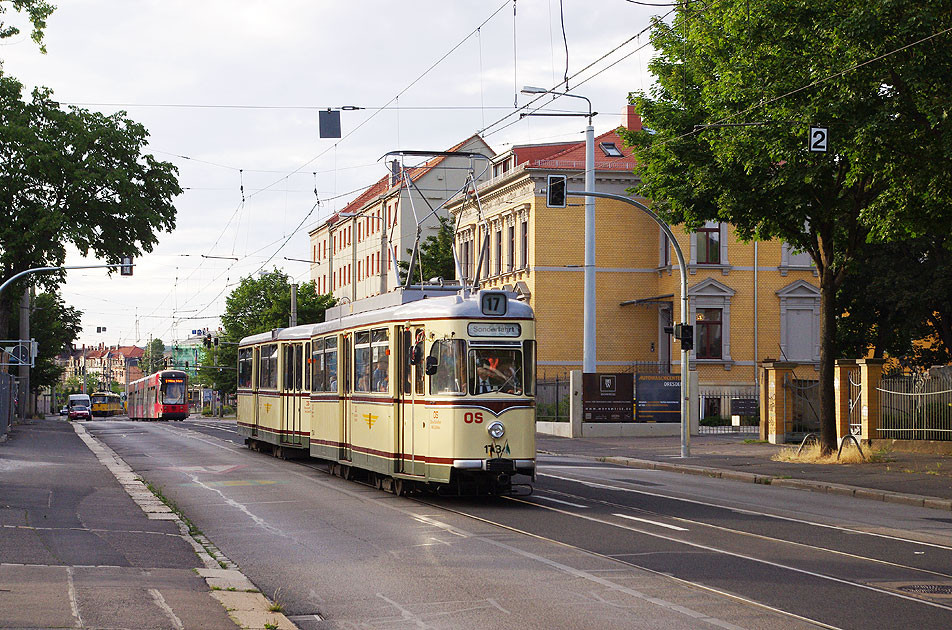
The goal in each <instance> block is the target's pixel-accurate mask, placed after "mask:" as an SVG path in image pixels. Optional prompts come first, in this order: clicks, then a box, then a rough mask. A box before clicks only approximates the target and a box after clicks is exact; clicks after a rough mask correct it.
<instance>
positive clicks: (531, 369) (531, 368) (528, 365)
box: [522, 339, 536, 396]
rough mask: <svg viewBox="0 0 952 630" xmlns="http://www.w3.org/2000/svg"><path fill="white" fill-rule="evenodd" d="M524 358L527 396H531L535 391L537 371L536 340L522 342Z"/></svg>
mask: <svg viewBox="0 0 952 630" xmlns="http://www.w3.org/2000/svg"><path fill="white" fill-rule="evenodd" d="M522 349H523V356H524V359H525V360H524V361H523V365H524V370H525V378H524V379H523V380H525V383H526V395H527V396H531V395H532V394H533V392H534V391H535V380H536V376H535V371H536V369H535V368H536V342H535V340H534V339H527V340H526V341H523V342H522Z"/></svg>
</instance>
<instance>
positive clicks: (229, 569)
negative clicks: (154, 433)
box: [71, 423, 297, 630]
mask: <svg viewBox="0 0 952 630" xmlns="http://www.w3.org/2000/svg"><path fill="white" fill-rule="evenodd" d="M71 424H72V426H73V430H74V431H76V433H77V434H78V435H79V438H80V439H81V440H82V441H83V442H85V443H86V446H88V447H89V450H91V451H92V452H93V454H94V455H95V456H96V457H97V458H98V459H99V461H100V462H101V463H102V464H103V466H105V467H106V468H107V469H109V472H111V473H112V474H113V475H114V476H115V477H116V479H117V480H118V481H119V483H120V484H121V485H122V488H123V489H124V490H125V491H126V493H128V494H129V496H130V497H132V500H133V501H135V502H136V504H137V505H138V506H139V507H140V508H141V509H142V511H143V512H145V513H146V516H148V517H149V518H150V519H152V520H163V521H174V522H175V524H176V525H178V528H179V532H180V533H181V535H182V538H183V539H184V540H185V541H186V542H187V543H189V544H190V545H191V546H192V549H193V550H194V551H195V555H197V556H198V557H199V559H201V561H202V564H203V565H204V567H201V568H196V569H195V572H196V573H198V575H200V576H201V577H202V578H203V579H204V580H205V583H206V584H207V585H208V588H209V595H210V596H211V597H212V599H214V600H216V601H217V602H218V603H219V604H221V605H222V607H224V609H225V610H226V611H227V612H228V616H229V617H230V618H231V620H232V621H233V622H235V625H237V626H238V627H239V628H242V629H243V630H252V629H254V630H257V629H259V628H266V627H273V628H278V629H279V630H297V626H296V625H294V624H293V623H292V622H291V620H290V619H288V618H287V617H286V616H285V615H284V614H283V613H280V612H274V611H272V610H270V608H271V607H272V606H273V605H274V602H271V601H270V600H269V599H268V598H267V597H265V596H264V595H263V594H262V593H261V591H259V590H258V588H257V587H256V586H255V585H254V584H253V583H252V582H251V580H249V579H248V578H247V577H246V576H245V575H244V574H243V573H242V572H241V571H240V570H239V569H238V566H237V565H236V564H235V563H233V562H232V561H231V560H229V559H228V557H227V556H225V554H223V553H222V552H221V551H220V550H219V549H218V548H217V547H215V546H214V545H213V544H212V543H211V541H209V540H208V539H207V538H206V537H205V536H202V535H192V534H191V533H190V531H189V526H188V525H187V524H186V523H185V521H183V520H182V519H181V518H180V517H179V516H178V514H176V513H175V512H173V511H172V508H170V507H169V506H168V505H166V504H165V503H163V502H162V500H161V499H159V497H157V496H156V495H155V494H153V492H152V491H151V490H149V488H148V487H147V486H146V485H145V483H143V482H142V478H141V477H139V475H137V474H136V472H135V471H134V470H132V468H131V467H130V466H129V465H128V464H127V463H126V462H125V461H123V459H122V458H121V457H119V455H117V454H116V452H115V451H113V450H112V449H111V448H109V447H108V446H106V445H105V444H104V443H102V442H100V441H99V440H98V439H96V437H94V436H93V435H92V434H90V433H89V432H88V431H87V430H86V428H85V427H84V426H82V425H81V424H79V423H71Z"/></svg>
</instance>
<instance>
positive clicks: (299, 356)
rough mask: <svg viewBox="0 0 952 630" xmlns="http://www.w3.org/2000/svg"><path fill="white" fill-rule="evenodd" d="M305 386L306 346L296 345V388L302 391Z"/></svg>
mask: <svg viewBox="0 0 952 630" xmlns="http://www.w3.org/2000/svg"><path fill="white" fill-rule="evenodd" d="M303 386H304V346H302V345H301V344H297V345H295V346H294V389H295V391H301V388H302V387H303Z"/></svg>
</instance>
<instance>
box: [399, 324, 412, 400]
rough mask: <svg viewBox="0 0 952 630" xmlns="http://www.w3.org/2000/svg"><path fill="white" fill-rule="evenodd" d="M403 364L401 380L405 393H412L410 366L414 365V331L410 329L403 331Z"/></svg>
mask: <svg viewBox="0 0 952 630" xmlns="http://www.w3.org/2000/svg"><path fill="white" fill-rule="evenodd" d="M401 344H402V345H401V346H400V347H401V348H402V349H403V354H404V355H406V356H404V357H403V364H402V365H401V366H400V372H401V374H400V382H401V383H403V393H404V394H409V393H410V366H411V365H413V333H412V332H410V331H409V330H404V331H403V341H402V342H401Z"/></svg>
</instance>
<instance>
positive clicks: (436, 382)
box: [430, 339, 466, 394]
mask: <svg viewBox="0 0 952 630" xmlns="http://www.w3.org/2000/svg"><path fill="white" fill-rule="evenodd" d="M430 356H431V357H435V358H436V361H437V367H436V373H435V374H433V375H432V376H431V377H430V393H431V394H450V393H452V394H463V393H466V342H465V341H463V340H462V339H441V340H439V341H437V342H435V343H434V344H433V345H432V346H430Z"/></svg>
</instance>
